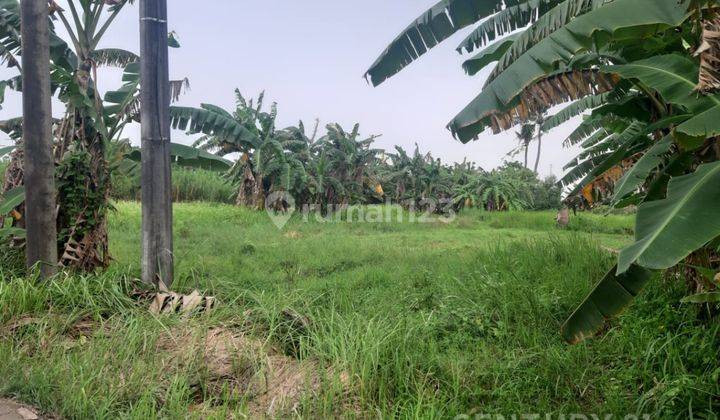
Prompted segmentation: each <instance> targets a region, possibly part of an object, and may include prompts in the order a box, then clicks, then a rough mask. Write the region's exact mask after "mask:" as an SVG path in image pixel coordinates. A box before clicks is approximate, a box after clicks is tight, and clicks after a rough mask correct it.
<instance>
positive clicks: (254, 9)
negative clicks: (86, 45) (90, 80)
mask: <svg viewBox="0 0 720 420" xmlns="http://www.w3.org/2000/svg"><path fill="white" fill-rule="evenodd" d="M59 3H60V4H61V5H62V4H64V3H65V1H64V0H63V1H59ZM168 3H169V25H170V29H171V30H174V31H176V32H177V33H178V35H179V38H180V43H181V44H182V48H180V49H178V50H171V57H170V59H171V62H170V65H171V69H170V73H171V78H183V77H188V78H189V79H190V83H191V90H190V91H189V92H188V93H187V94H185V95H184V96H183V97H182V99H181V102H180V105H186V106H198V105H199V104H200V103H203V102H206V103H213V104H216V105H220V106H222V107H225V108H232V107H233V104H234V95H233V90H234V89H235V88H236V87H237V88H239V89H240V90H241V91H242V92H243V94H244V95H245V96H246V97H248V96H255V95H257V94H258V93H259V92H261V91H263V90H265V91H266V98H267V100H268V101H275V102H277V103H278V108H279V120H280V125H281V126H287V125H291V124H297V122H298V121H299V120H303V121H304V122H305V125H306V126H312V123H313V121H314V120H315V118H319V119H320V120H321V123H322V124H323V125H325V124H327V123H330V122H338V123H340V124H342V125H343V126H344V127H348V129H349V128H351V127H352V124H354V123H355V122H358V123H360V126H361V132H362V133H363V134H365V135H370V134H382V137H381V138H380V139H378V140H377V145H378V147H381V148H385V149H392V148H393V146H394V145H400V146H402V147H404V148H406V149H410V150H411V149H412V148H414V144H415V143H417V144H419V145H420V148H421V150H422V151H431V152H432V154H433V155H434V156H436V157H440V158H442V159H443V160H445V161H450V162H453V161H462V160H463V159H464V158H465V157H467V158H468V159H469V160H473V161H475V162H477V163H478V164H480V165H481V166H482V167H483V168H485V169H491V168H494V167H496V166H498V165H500V164H502V162H503V160H504V159H507V157H506V154H507V152H508V151H509V150H511V149H512V148H514V147H515V146H516V144H517V141H516V140H515V135H514V131H510V132H508V133H506V134H502V135H497V136H494V135H492V134H491V133H490V132H486V133H485V134H483V135H482V136H481V138H480V139H479V140H477V141H475V142H473V143H470V144H467V145H463V144H462V143H460V142H458V141H456V140H454V139H453V138H452V136H451V135H450V133H449V131H447V129H446V128H445V125H446V124H447V123H448V121H450V120H451V119H452V117H454V116H455V115H456V114H457V113H458V112H459V111H460V110H461V109H462V108H463V107H464V106H465V105H466V104H467V103H469V102H470V100H472V98H474V97H475V96H476V95H477V94H478V93H479V92H480V89H481V87H482V85H483V82H484V80H485V77H486V76H487V74H488V73H489V71H490V70H491V68H488V69H486V70H485V71H483V72H482V73H481V74H479V75H477V76H474V77H469V76H466V75H465V74H464V72H463V71H462V68H461V63H462V61H463V57H462V56H460V55H459V54H458V53H457V52H456V51H455V47H456V46H457V44H459V43H460V41H461V40H462V39H463V37H464V35H466V34H467V30H466V31H463V32H462V33H460V34H456V36H455V37H453V38H451V39H450V40H448V41H446V42H445V43H444V44H441V45H440V46H438V47H436V48H435V49H434V50H432V51H431V52H429V53H428V54H426V55H425V56H424V57H422V58H421V59H420V60H418V61H417V62H415V63H413V64H412V65H410V66H409V67H408V68H406V69H405V70H404V71H403V72H401V73H400V74H398V75H396V76H395V77H393V78H392V79H390V80H389V81H387V82H385V83H384V84H382V85H380V86H379V87H377V88H373V87H371V86H370V85H369V84H368V83H367V82H366V81H365V80H364V79H363V77H362V76H363V74H364V72H365V71H366V70H367V68H368V67H369V65H370V64H372V62H373V61H374V60H375V58H376V57H377V56H378V55H379V53H380V52H382V51H383V50H384V48H385V47H386V46H387V44H388V43H389V42H390V41H391V40H393V39H394V38H395V36H396V35H397V34H398V33H399V32H400V31H401V30H402V29H403V28H405V27H406V26H407V25H408V24H409V22H411V21H412V20H413V19H414V18H416V17H417V16H418V15H419V14H420V13H422V12H423V11H425V10H426V9H427V8H428V7H429V6H431V5H432V4H433V3H435V0H392V1H388V0H362V1H350V0H340V1H338V0H309V1H298V0H205V1H203V2H197V1H191V0H169V1H168ZM137 13H138V9H137V6H128V7H126V9H125V10H124V11H123V13H122V15H121V16H120V17H119V18H118V19H117V21H116V23H115V24H114V26H113V27H112V29H111V31H110V32H109V33H108V34H107V36H106V37H105V40H104V42H103V44H102V45H101V47H117V48H125V49H128V50H132V51H134V52H138V50H139V42H138V18H137ZM468 30H469V29H468ZM10 75H11V71H10V70H7V69H2V70H0V77H2V78H6V77H7V76H10ZM99 79H101V80H100V88H101V89H102V90H107V89H109V88H115V87H118V86H120V72H119V71H104V72H102V73H101V74H100V75H99ZM20 100H21V98H20V96H19V95H17V94H13V93H10V94H8V96H7V98H6V103H5V105H4V107H3V109H2V110H0V119H5V118H10V117H13V116H17V115H19V114H20V110H21V102H20ZM54 113H55V114H56V116H60V115H61V114H62V108H61V107H60V106H59V105H58V104H56V106H54ZM576 125H577V122H571V123H568V124H566V125H565V126H563V127H561V128H558V129H556V130H555V131H553V132H551V133H549V135H548V136H547V138H546V140H545V141H544V152H543V157H542V161H541V169H540V172H541V174H543V175H546V174H550V173H555V174H556V175H559V174H560V173H561V172H562V167H563V166H564V164H565V163H567V161H568V160H570V158H572V157H573V156H574V153H575V152H576V151H575V150H567V149H564V148H563V147H562V145H561V143H562V140H563V139H564V138H565V136H566V135H567V134H568V133H569V132H570V131H571V130H572V129H573V128H574V127H575V126H576ZM138 134H139V130H138V129H137V127H131V128H129V129H128V130H127V132H126V133H125V135H126V136H127V137H129V138H131V139H132V140H133V143H135V144H139V138H138ZM0 136H2V137H0V143H2V144H7V143H8V139H7V137H6V136H4V135H2V134H0ZM173 141H176V142H181V143H189V142H191V141H192V139H191V138H189V137H187V136H185V135H184V134H183V133H181V132H175V133H174V138H173ZM534 153H535V152H534V150H533V151H531V155H532V156H534ZM531 161H532V159H531Z"/></svg>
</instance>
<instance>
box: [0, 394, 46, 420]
mask: <svg viewBox="0 0 720 420" xmlns="http://www.w3.org/2000/svg"><path fill="white" fill-rule="evenodd" d="M37 419H42V417H40V416H39V415H38V414H37V413H36V412H35V410H34V409H32V408H30V407H28V406H26V405H22V404H18V403H16V402H14V401H10V400H4V399H2V398H0V420H37Z"/></svg>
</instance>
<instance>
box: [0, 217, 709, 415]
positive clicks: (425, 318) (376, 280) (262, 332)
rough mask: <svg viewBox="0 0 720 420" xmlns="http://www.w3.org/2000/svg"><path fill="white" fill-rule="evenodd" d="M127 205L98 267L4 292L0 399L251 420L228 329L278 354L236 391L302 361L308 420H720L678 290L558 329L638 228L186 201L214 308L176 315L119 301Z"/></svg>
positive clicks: (193, 280) (663, 287) (183, 228)
mask: <svg viewBox="0 0 720 420" xmlns="http://www.w3.org/2000/svg"><path fill="white" fill-rule="evenodd" d="M117 209H118V211H117V213H115V214H114V215H113V217H112V219H111V222H110V232H111V236H112V239H111V250H112V253H113V255H114V256H115V258H116V261H115V263H114V265H113V267H112V269H111V270H110V271H109V272H108V273H107V274H104V275H102V276H84V277H83V276H73V277H68V278H63V279H58V280H57V281H55V282H53V283H51V284H49V285H44V286H37V285H35V284H34V283H33V282H31V281H29V280H26V279H15V280H10V279H7V280H8V281H6V282H0V326H2V325H5V327H4V328H3V329H0V395H6V396H15V397H18V398H19V399H21V400H22V401H24V402H27V403H32V404H35V405H37V406H39V407H41V408H42V409H45V410H47V411H52V412H56V413H59V414H61V415H64V416H66V417H70V418H116V417H123V418H143V419H144V418H182V417H193V418H225V417H228V416H237V417H240V418H241V417H242V416H241V415H239V414H238V413H240V412H243V411H245V412H249V413H251V414H255V415H257V414H258V413H260V412H262V410H259V411H258V409H257V407H254V404H258V402H257V399H256V398H255V397H254V396H253V393H252V392H246V393H245V394H244V397H243V396H240V397H239V396H238V395H236V394H233V393H232V392H231V391H232V390H231V389H230V388H231V387H228V386H226V385H221V386H219V387H218V381H217V379H218V375H217V372H215V370H214V367H213V366H212V364H213V363H214V361H216V360H215V359H213V360H210V361H209V362H208V358H207V357H203V356H202V354H203V351H205V353H207V346H206V345H205V344H203V341H202V340H203V338H202V337H204V336H205V335H206V333H207V331H208V330H210V329H217V328H218V327H219V326H222V327H223V328H224V331H233V333H236V334H240V333H244V334H247V336H248V337H254V340H256V341H254V342H257V343H260V344H259V345H260V346H262V348H263V349H264V350H263V352H267V353H264V354H266V355H267V354H271V355H272V357H265V359H263V356H261V355H260V356H259V355H258V354H257V353H253V354H254V355H253V356H252V357H249V356H248V357H246V358H245V359H249V360H250V361H251V362H247V361H245V362H242V363H240V362H237V363H235V362H234V363H233V366H234V370H232V372H234V373H233V374H227V372H225V376H224V377H223V378H222V379H223V381H225V382H231V380H232V378H237V377H238V376H242V375H243V374H242V372H247V371H248V369H244V368H243V369H244V370H243V369H240V370H238V369H237V366H236V365H237V364H238V363H239V364H241V365H243V366H245V365H247V364H248V363H250V364H252V365H253V366H256V367H257V366H261V365H262V366H265V367H267V366H268V363H266V361H265V362H264V361H263V360H266V359H267V360H270V359H272V360H282V361H283V363H285V362H287V363H288V364H291V363H296V364H297V366H300V365H301V364H302V365H303V366H310V370H311V371H312V372H314V374H315V375H316V376H317V377H318V379H317V380H316V383H313V385H312V386H307V387H306V388H308V389H313V390H315V394H316V395H315V396H314V397H313V398H304V399H302V400H300V401H299V403H298V404H297V406H296V407H295V408H294V413H295V415H300V416H303V417H320V416H322V417H326V416H330V415H343V416H346V417H390V416H394V417H401V418H428V417H442V418H448V417H454V416H457V415H463V414H467V415H470V416H473V415H476V414H484V413H489V414H504V415H506V416H507V415H511V414H518V415H520V414H532V413H542V414H543V415H544V414H545V413H555V414H567V415H569V414H573V413H585V414H587V415H588V416H589V415H590V414H597V415H605V414H616V415H622V417H617V418H623V417H624V415H625V414H649V415H652V416H662V417H670V418H672V417H677V418H685V417H688V416H692V415H696V416H703V415H705V416H707V417H710V418H712V417H713V416H716V415H715V414H714V413H717V412H718V410H720V385H719V384H718V379H719V378H718V376H719V375H720V368H719V367H718V356H717V349H718V345H720V335H719V334H718V332H719V331H720V326H719V325H718V323H717V322H702V321H699V320H698V316H697V313H696V309H695V308H693V307H690V306H684V305H680V304H678V303H677V302H678V300H679V297H680V296H682V293H683V290H682V289H683V285H682V284H681V283H682V282H674V283H669V282H666V281H662V280H660V279H657V280H656V281H655V282H654V283H653V284H652V287H651V288H650V289H649V290H647V291H646V293H645V294H644V295H643V296H642V298H640V299H639V300H638V302H637V304H636V305H634V306H633V307H632V308H631V309H630V310H629V311H628V312H627V313H626V314H625V315H624V316H623V317H622V318H621V319H620V320H618V321H617V322H614V323H613V324H612V326H611V327H610V328H609V329H608V330H607V331H606V332H605V333H604V334H603V335H602V336H600V337H598V338H596V339H594V340H591V341H589V342H587V343H585V344H582V345H578V346H572V347H571V346H568V345H566V344H564V343H563V342H562V340H561V338H560V336H559V333H558V331H559V327H560V325H561V324H562V322H563V321H564V319H565V318H566V317H567V315H568V314H569V313H570V312H571V311H572V309H573V308H574V307H575V306H576V305H577V304H578V303H579V301H580V300H581V299H582V297H583V295H584V294H585V293H587V292H588V290H589V289H590V288H591V287H592V284H593V283H594V282H595V281H596V280H597V279H599V278H600V277H601V276H602V274H604V272H605V271H606V270H607V269H609V268H610V267H611V266H612V264H613V259H612V257H611V256H610V255H609V253H608V252H607V250H604V249H602V247H610V248H618V247H620V246H622V245H623V244H625V243H627V242H628V240H629V236H628V233H630V232H631V220H632V219H631V217H628V216H608V217H602V216H598V215H590V214H588V215H585V214H583V215H579V216H578V217H575V218H573V219H572V222H571V225H570V227H569V228H568V229H567V230H558V229H556V228H555V226H554V214H552V213H507V214H488V213H480V212H477V213H474V212H469V213H465V214H463V215H462V216H460V217H459V218H458V219H457V220H455V221H454V222H452V223H450V224H445V223H442V222H440V221H436V220H433V221H431V222H430V223H422V224H421V223H409V222H407V221H406V222H403V223H398V222H395V223H347V222H334V223H321V222H319V221H314V220H312V219H313V218H311V221H310V222H307V223H306V222H304V221H303V220H302V218H301V217H295V218H293V219H292V220H290V222H289V223H288V225H287V226H286V227H285V229H284V230H278V229H277V228H276V227H275V226H274V225H273V224H272V223H271V222H270V221H269V219H268V217H267V215H266V214H265V213H255V212H249V211H245V210H241V209H237V208H234V207H229V206H222V205H212V204H183V205H177V206H176V210H175V211H176V213H175V235H176V259H177V279H176V284H175V286H174V288H175V289H176V290H178V291H181V292H189V291H191V290H192V289H194V288H199V289H201V290H202V291H204V292H207V293H208V294H211V295H214V296H216V297H217V298H218V299H219V304H218V306H217V308H216V310H215V311H213V312H211V313H210V314H209V315H202V316H196V317H193V318H191V319H184V318H182V317H178V316H174V315H163V316H153V315H151V314H150V313H148V311H147V309H146V308H145V307H144V306H143V305H144V304H143V305H141V304H139V303H137V301H135V300H133V299H132V298H129V297H128V290H129V289H131V288H132V284H131V282H130V280H129V279H131V278H133V277H135V276H137V275H138V271H139V252H140V247H139V243H140V238H139V227H140V212H139V207H138V205H137V204H130V203H119V204H117ZM405 218H406V220H407V215H405ZM288 314H290V315H288ZM288 317H289V318H288ZM298 319H300V320H302V321H301V322H297V320H298ZM298 324H300V325H301V326H300V327H298ZM3 331H4V333H3ZM198 337H200V339H198ZM251 347H253V346H251ZM253 348H254V347H253ZM278 355H281V356H282V357H284V359H279V358H280V357H281V356H278ZM245 359H243V360H245ZM233 360H235V359H233ZM298 360H301V361H302V362H298ZM263 363H264V364H263ZM270 365H272V364H270ZM292 366H296V365H292ZM295 368H296V367H292V368H288V369H290V370H292V369H295ZM259 371H263V370H262V368H256V369H255V370H253V372H259ZM265 372H266V371H265ZM318 372H319V373H318ZM253 377H254V378H257V375H255V376H253ZM265 377H266V378H269V377H270V375H269V374H267V372H266V373H265ZM265 380H266V385H265V387H266V389H269V388H272V387H271V385H270V383H271V382H272V380H271V379H265ZM223 381H220V382H221V384H222V383H225V382H223ZM250 382H252V381H250ZM250 388H252V389H255V386H254V385H253V386H251V387H250ZM258 398H259V397H258ZM265 408H267V407H264V408H263V409H265ZM278 413H279V412H275V414H276V415H280V414H278ZM285 414H287V413H285ZM481 418H482V417H481ZM543 418H544V417H543ZM554 418H557V417H554ZM588 418H589V417H588ZM614 418H615V417H614Z"/></svg>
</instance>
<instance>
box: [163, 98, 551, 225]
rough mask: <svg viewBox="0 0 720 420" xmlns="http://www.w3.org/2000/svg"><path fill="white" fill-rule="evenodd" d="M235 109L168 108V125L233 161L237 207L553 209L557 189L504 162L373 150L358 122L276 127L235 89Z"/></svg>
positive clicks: (258, 104)
mask: <svg viewBox="0 0 720 420" xmlns="http://www.w3.org/2000/svg"><path fill="white" fill-rule="evenodd" d="M235 96H236V106H235V109H234V110H232V111H226V110H224V109H222V108H220V107H218V106H214V105H209V104H203V105H202V106H201V107H200V108H186V107H172V108H171V115H172V121H173V126H174V127H175V128H179V129H183V130H188V131H189V133H191V134H199V133H202V136H201V137H200V138H199V140H198V141H197V142H196V144H195V146H196V147H199V148H201V149H203V150H206V151H209V152H212V153H214V154H217V155H220V156H228V155H234V156H238V157H239V158H238V159H237V161H236V162H235V163H234V164H233V165H232V167H231V168H230V170H229V171H228V174H227V176H228V178H229V179H230V180H231V181H233V182H234V183H235V184H237V185H238V194H237V204H238V205H242V206H247V207H253V208H258V209H260V208H264V206H265V205H266V198H267V197H268V196H271V195H273V193H278V192H287V193H289V194H290V195H292V196H293V198H294V200H295V202H296V204H298V205H312V206H315V207H316V208H317V209H318V210H320V211H323V212H328V211H331V210H332V208H333V206H345V205H348V204H372V203H381V202H388V201H389V202H393V203H399V204H402V205H404V206H406V207H408V208H415V209H418V210H420V209H422V210H427V209H428V208H431V209H433V210H435V211H437V212H441V211H444V210H447V209H449V208H453V209H454V210H459V209H462V208H464V207H480V208H484V209H487V210H519V209H527V208H543V209H546V208H557V207H558V206H559V205H560V188H559V187H556V186H555V185H554V182H553V181H552V180H550V181H546V182H544V183H543V182H541V181H539V180H538V179H537V176H536V175H535V173H534V172H532V171H530V170H526V169H524V168H523V167H521V166H519V165H513V164H511V165H507V166H505V167H503V168H501V169H498V170H495V171H492V172H486V171H484V170H482V169H481V168H479V167H477V165H475V164H474V163H471V162H467V161H465V162H463V163H458V164H453V165H448V164H444V163H442V162H441V161H440V159H436V158H433V156H432V155H431V154H429V153H428V154H423V153H421V152H420V150H419V149H418V148H417V147H416V149H415V150H414V152H412V153H408V152H407V151H405V150H404V149H402V148H401V147H396V148H395V150H394V151H392V152H386V151H384V150H381V149H378V148H375V147H374V141H375V139H376V138H377V136H370V137H363V136H361V135H360V128H359V125H355V126H354V127H353V129H352V130H350V131H347V130H344V129H343V128H342V127H341V126H340V125H338V124H329V125H327V126H326V127H325V130H324V134H321V133H319V123H317V122H316V124H315V126H314V128H313V129H312V130H306V127H305V125H304V124H303V123H302V122H300V123H299V124H298V125H297V126H294V127H287V128H284V129H277V127H276V120H277V105H276V104H272V105H271V106H270V107H269V110H267V111H266V110H264V109H263V102H264V101H263V99H264V95H262V94H261V95H260V96H259V97H258V98H257V100H255V99H251V100H247V99H246V98H245V97H243V95H242V94H241V93H240V92H239V91H237V90H236V91H235Z"/></svg>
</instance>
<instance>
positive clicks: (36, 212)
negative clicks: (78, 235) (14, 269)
mask: <svg viewBox="0 0 720 420" xmlns="http://www.w3.org/2000/svg"><path fill="white" fill-rule="evenodd" d="M20 3H21V12H20V13H21V22H22V29H21V38H22V84H23V89H22V90H23V92H22V97H23V123H22V127H23V144H24V147H25V150H24V152H25V153H24V159H25V161H24V177H25V220H26V223H25V227H26V232H27V245H26V258H27V265H28V267H34V266H36V265H39V267H40V274H41V276H42V277H43V278H47V277H50V276H52V275H53V274H55V273H56V272H57V221H56V215H55V213H56V210H55V207H56V199H55V162H54V159H53V151H52V147H53V139H52V108H51V106H52V105H51V93H50V30H49V23H48V2H47V0H23V1H22V2H20Z"/></svg>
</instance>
